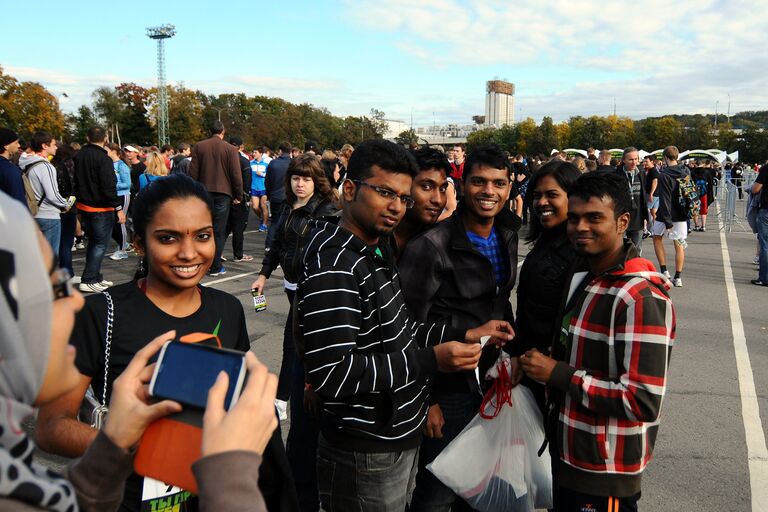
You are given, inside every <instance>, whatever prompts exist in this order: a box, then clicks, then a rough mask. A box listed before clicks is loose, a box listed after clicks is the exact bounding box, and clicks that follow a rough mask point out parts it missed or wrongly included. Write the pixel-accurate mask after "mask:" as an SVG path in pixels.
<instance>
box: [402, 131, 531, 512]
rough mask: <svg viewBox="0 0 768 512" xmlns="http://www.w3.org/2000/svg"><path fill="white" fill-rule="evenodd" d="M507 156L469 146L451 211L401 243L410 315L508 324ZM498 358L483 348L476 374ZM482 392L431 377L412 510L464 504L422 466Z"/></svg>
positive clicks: (512, 243)
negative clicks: (460, 192)
mask: <svg viewBox="0 0 768 512" xmlns="http://www.w3.org/2000/svg"><path fill="white" fill-rule="evenodd" d="M505 160H506V158H505V156H504V154H503V153H502V152H501V151H500V150H499V149H498V148H497V147H496V146H485V147H480V148H477V149H475V150H473V151H472V152H471V153H470V154H469V157H468V158H467V161H466V165H465V166H464V174H463V176H462V180H463V181H464V197H463V198H462V201H461V203H460V204H459V207H458V208H457V210H456V212H454V214H453V215H452V216H451V217H450V218H449V219H446V220H445V221H443V222H441V223H439V224H437V225H436V226H435V227H433V228H432V229H430V230H428V231H426V232H424V233H423V234H422V235H420V236H418V237H416V238H414V239H412V240H411V241H410V242H409V243H408V245H406V247H405V251H404V252H403V255H402V257H401V258H400V262H399V265H400V275H401V278H402V283H403V293H404V294H405V301H406V304H407V305H408V310H409V311H410V312H412V313H413V315H414V317H415V319H416V320H418V321H420V322H444V323H446V324H448V325H450V326H451V327H453V328H456V329H469V328H471V327H474V326H476V325H480V324H483V323H485V322H488V321H490V320H505V321H507V322H509V323H510V324H511V323H512V322H513V321H514V318H513V313H512V307H511V305H510V302H509V297H510V294H511V293H512V288H513V287H514V284H515V278H516V274H517V241H518V237H517V230H518V228H519V226H520V219H519V218H518V217H517V216H516V215H514V214H513V213H512V212H511V211H510V210H509V209H508V208H507V206H506V205H507V200H508V198H509V194H510V191H511V189H512V183H511V180H510V176H509V172H508V171H507V166H506V161H505ZM498 355H499V353H498V350H497V349H494V350H491V347H488V349H486V350H485V354H484V357H483V362H482V363H481V372H480V374H481V375H482V374H483V369H484V368H485V369H487V368H488V367H489V366H490V364H492V363H493V362H494V361H495V360H496V358H497V357H498ZM483 363H487V364H483ZM483 367H484V368H483ZM480 391H481V390H480V383H479V382H478V380H477V377H476V374H475V372H472V371H464V372H461V373H456V374H451V375H447V374H440V375H438V376H437V377H436V379H435V383H434V386H433V388H432V391H431V394H430V404H433V405H431V407H430V409H429V414H428V417H427V426H426V431H425V437H424V439H423V441H422V445H421V449H420V453H419V472H418V474H417V477H416V490H415V491H414V495H413V501H412V503H411V509H410V510H411V511H414V512H416V511H420V510H446V511H447V510H464V509H468V508H467V505H466V503H464V502H463V501H462V500H460V499H459V498H458V497H457V496H456V495H455V494H454V493H453V491H451V490H450V489H449V488H448V487H446V486H445V485H443V484H442V483H441V482H440V481H439V480H437V479H436V478H435V477H434V476H433V475H432V474H431V473H430V472H429V471H427V470H426V469H424V468H425V467H426V466H427V465H428V464H429V463H431V462H432V461H433V460H434V459H435V457H437V456H438V455H439V454H440V452H441V451H442V450H443V449H444V448H445V447H446V446H447V445H448V444H449V443H450V442H451V441H452V440H453V439H454V438H455V437H456V436H457V435H458V434H459V432H461V431H462V429H463V428H464V427H465V426H466V425H467V424H468V423H469V422H470V421H471V420H472V418H473V417H474V416H475V414H476V413H477V411H478V409H479V407H480V402H481V399H482V395H481V392H480Z"/></svg>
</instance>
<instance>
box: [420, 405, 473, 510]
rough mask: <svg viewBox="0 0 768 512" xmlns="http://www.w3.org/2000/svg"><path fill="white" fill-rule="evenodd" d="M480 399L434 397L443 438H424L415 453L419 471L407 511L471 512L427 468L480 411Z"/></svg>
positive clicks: (465, 504) (463, 502)
mask: <svg viewBox="0 0 768 512" xmlns="http://www.w3.org/2000/svg"><path fill="white" fill-rule="evenodd" d="M482 400H483V397H482V396H480V394H479V393H471V392H466V393H447V392H442V393H440V395H439V396H438V400H437V403H438V405H439V406H440V409H441V410H442V411H443V419H444V420H445V425H444V426H443V437H442V438H441V439H437V438H431V437H426V436H424V438H423V441H422V443H421V449H420V452H419V472H418V474H417V475H416V489H415V490H414V491H413V500H412V501H411V506H410V508H409V511H410V512H422V511H437V510H444V511H449V510H453V511H459V510H472V509H471V508H470V507H469V505H467V503H466V502H465V501H464V500H462V499H461V498H459V497H458V496H456V494H454V492H453V491H452V490H450V489H449V488H448V487H446V486H445V485H443V483H442V482H441V481H440V480H438V479H437V478H436V477H435V475H433V474H432V472H431V471H429V470H428V469H427V466H428V465H429V464H430V463H431V462H432V461H433V460H435V459H436V458H437V456H438V455H440V453H441V452H442V451H443V449H445V447H446V446H448V444H449V443H450V442H451V441H453V440H454V438H456V436H458V435H459V433H460V432H461V431H462V430H464V427H466V426H467V424H469V422H470V421H472V418H474V417H475V415H476V414H477V412H478V411H479V410H480V403H481V402H482Z"/></svg>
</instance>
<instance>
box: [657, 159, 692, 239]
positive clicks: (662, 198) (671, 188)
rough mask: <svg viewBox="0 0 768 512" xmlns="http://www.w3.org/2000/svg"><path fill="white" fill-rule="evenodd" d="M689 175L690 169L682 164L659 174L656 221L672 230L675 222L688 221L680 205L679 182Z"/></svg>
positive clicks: (665, 169) (663, 169) (663, 170)
mask: <svg viewBox="0 0 768 512" xmlns="http://www.w3.org/2000/svg"><path fill="white" fill-rule="evenodd" d="M689 175H690V171H689V170H688V167H686V166H685V165H682V164H677V165H670V166H669V167H662V169H661V171H660V172H659V186H658V189H657V190H659V209H658V210H656V220H657V221H659V222H663V223H664V224H665V225H666V227H667V228H671V227H672V223H673V222H685V221H686V220H688V216H687V215H686V213H685V209H683V207H682V205H681V204H680V184H679V183H678V182H677V180H678V179H679V178H683V177H685V176H689Z"/></svg>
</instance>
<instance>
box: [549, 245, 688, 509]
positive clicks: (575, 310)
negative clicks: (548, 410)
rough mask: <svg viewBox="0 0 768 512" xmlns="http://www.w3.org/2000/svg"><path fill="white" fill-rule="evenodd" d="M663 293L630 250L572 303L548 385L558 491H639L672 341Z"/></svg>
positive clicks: (648, 266)
mask: <svg viewBox="0 0 768 512" xmlns="http://www.w3.org/2000/svg"><path fill="white" fill-rule="evenodd" d="M669 287H670V283H669V280H667V279H666V278H665V277H664V276H663V275H662V274H659V273H657V272H656V270H655V268H654V266H653V264H652V263H651V262H650V261H648V260H645V259H642V258H639V257H637V253H636V251H635V250H634V247H630V248H628V251H627V258H626V260H625V262H624V264H623V265H621V266H619V267H618V268H617V269H613V270H612V271H609V272H607V273H605V274H603V275H601V276H598V277H595V278H593V279H592V280H591V281H590V282H589V283H588V284H587V285H586V288H584V291H583V292H582V294H581V296H580V297H579V298H578V299H576V300H575V302H573V307H572V308H571V309H570V313H572V316H571V317H570V322H569V324H568V326H567V334H566V333H565V325H564V326H563V333H562V336H561V339H562V340H563V342H564V343H565V346H560V347H553V354H558V353H559V354H561V357H557V358H558V359H560V360H559V361H558V363H557V365H556V367H555V369H554V371H553V373H552V377H551V379H550V381H549V385H550V386H551V387H552V388H554V389H553V390H552V391H553V392H554V393H555V394H560V395H561V396H560V399H559V400H557V402H558V405H559V415H558V420H559V421H558V425H557V439H556V442H557V447H558V450H559V454H560V465H559V471H558V485H562V486H564V487H567V488H570V489H574V490H577V491H580V492H584V493H587V494H594V495H601V496H632V495H635V494H637V493H638V492H640V475H641V473H642V471H643V470H644V469H645V467H646V465H647V464H648V462H649V461H650V459H651V455H652V453H653V446H654V442H655V440H656V433H657V431H658V425H659V412H660V410H661V404H662V400H663V398H664V393H665V391H666V386H667V368H668V365H669V357H670V354H671V351H672V345H673V340H674V338H675V310H674V308H673V306H672V301H671V300H670V298H669V295H668V293H667V291H668V290H669ZM555 343H558V341H555Z"/></svg>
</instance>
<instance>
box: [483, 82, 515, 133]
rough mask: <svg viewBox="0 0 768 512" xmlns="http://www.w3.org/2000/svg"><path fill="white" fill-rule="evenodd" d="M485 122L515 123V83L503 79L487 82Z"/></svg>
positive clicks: (497, 124)
mask: <svg viewBox="0 0 768 512" xmlns="http://www.w3.org/2000/svg"><path fill="white" fill-rule="evenodd" d="M485 85H486V95H485V124H486V125H488V126H497V127H498V126H503V125H505V124H508V125H510V126H511V125H513V124H515V84H513V83H510V82H505V81H503V80H490V81H488V82H486V84H485Z"/></svg>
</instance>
